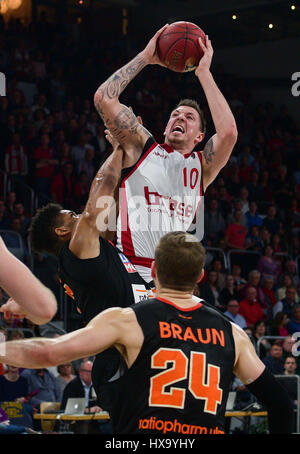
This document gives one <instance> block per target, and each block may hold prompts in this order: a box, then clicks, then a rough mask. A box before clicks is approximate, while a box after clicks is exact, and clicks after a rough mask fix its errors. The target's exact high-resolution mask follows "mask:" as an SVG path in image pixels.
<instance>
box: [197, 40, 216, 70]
mask: <svg viewBox="0 0 300 454" xmlns="http://www.w3.org/2000/svg"><path fill="white" fill-rule="evenodd" d="M198 41H199V46H200V47H201V49H202V51H203V56H202V58H201V59H200V61H199V65H198V67H197V68H196V69H195V74H196V76H199V75H201V73H202V72H205V71H209V69H210V65H211V61H212V57H213V54H214V50H213V47H212V44H211V40H210V39H209V38H208V35H205V42H203V41H202V39H201V38H199V39H198Z"/></svg>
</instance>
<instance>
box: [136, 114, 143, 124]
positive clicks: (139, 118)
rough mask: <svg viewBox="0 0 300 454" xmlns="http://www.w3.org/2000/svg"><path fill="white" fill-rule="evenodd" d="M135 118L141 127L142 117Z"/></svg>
mask: <svg viewBox="0 0 300 454" xmlns="http://www.w3.org/2000/svg"><path fill="white" fill-rule="evenodd" d="M136 118H137V121H138V122H139V124H140V125H142V124H143V120H142V117H140V115H138V116H137V117H136Z"/></svg>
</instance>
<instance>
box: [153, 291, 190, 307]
mask: <svg viewBox="0 0 300 454" xmlns="http://www.w3.org/2000/svg"><path fill="white" fill-rule="evenodd" d="M156 297H157V298H163V299H165V300H168V301H170V302H172V303H174V304H176V305H177V306H181V307H192V306H195V300H194V299H193V295H192V293H191V292H186V291H180V290H172V289H168V288H160V289H157V291H156Z"/></svg>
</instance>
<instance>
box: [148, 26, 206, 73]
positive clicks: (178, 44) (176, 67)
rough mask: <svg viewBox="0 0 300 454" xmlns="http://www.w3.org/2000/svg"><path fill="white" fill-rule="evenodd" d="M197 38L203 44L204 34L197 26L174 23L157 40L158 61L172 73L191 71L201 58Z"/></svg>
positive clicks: (201, 54) (201, 53)
mask: <svg viewBox="0 0 300 454" xmlns="http://www.w3.org/2000/svg"><path fill="white" fill-rule="evenodd" d="M198 38H202V40H203V42H205V33H204V31H203V30H201V28H200V27H198V25H195V24H193V23H191V22H184V21H180V22H174V23H173V24H171V25H169V26H168V27H167V28H166V29H165V30H164V31H163V32H162V34H161V35H160V36H159V38H158V40H157V53H158V57H159V59H160V60H161V62H162V63H164V64H165V65H166V66H167V67H168V68H169V69H171V70H172V71H176V72H188V71H193V70H194V69H196V68H197V66H198V64H199V61H200V59H201V57H202V56H203V51H202V49H201V47H200V45H199V43H198Z"/></svg>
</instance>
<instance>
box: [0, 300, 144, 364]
mask: <svg viewBox="0 0 300 454" xmlns="http://www.w3.org/2000/svg"><path fill="white" fill-rule="evenodd" d="M142 342H143V334H142V330H141V329H140V328H139V325H138V324H137V322H136V316H135V314H134V312H133V311H132V309H130V308H125V309H122V308H118V307H114V308H110V309H107V310H105V311H103V312H101V313H100V314H98V315H97V316H96V317H95V318H93V320H91V321H90V322H89V324H88V325H87V326H86V327H84V328H82V329H79V330H76V331H73V332H71V333H68V334H64V335H63V336H59V337H57V338H55V339H49V338H48V339H46V338H31V339H26V340H21V341H10V342H6V343H5V344H4V346H3V344H2V345H1V344H0V362H4V363H6V364H10V365H12V366H16V367H25V368H31V369H36V368H44V367H51V366H56V365H58V364H64V363H66V362H68V361H74V360H76V359H80V358H85V357H87V356H93V355H96V354H97V353H100V352H102V351H104V350H106V349H107V348H109V347H111V346H113V345H114V346H115V347H116V348H118V349H119V350H120V351H121V353H122V354H123V356H124V357H125V359H127V352H126V348H127V347H128V348H130V349H131V350H132V351H134V355H135V356H137V353H138V351H139V348H140V346H141V345H142ZM3 347H4V348H3ZM132 347H135V348H132ZM135 350H136V351H135ZM134 359H135V358H134ZM130 363H132V360H131V362H130Z"/></svg>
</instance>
